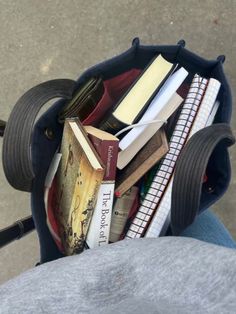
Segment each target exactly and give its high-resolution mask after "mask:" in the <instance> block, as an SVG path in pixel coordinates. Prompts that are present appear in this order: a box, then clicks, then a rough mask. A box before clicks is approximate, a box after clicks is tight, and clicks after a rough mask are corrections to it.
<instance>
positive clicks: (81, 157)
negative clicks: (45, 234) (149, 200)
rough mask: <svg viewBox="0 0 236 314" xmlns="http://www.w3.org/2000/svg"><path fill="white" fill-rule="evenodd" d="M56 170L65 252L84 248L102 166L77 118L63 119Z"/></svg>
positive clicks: (58, 216) (69, 252)
mask: <svg viewBox="0 0 236 314" xmlns="http://www.w3.org/2000/svg"><path fill="white" fill-rule="evenodd" d="M61 154H62V157H61V162H60V164H59V168H58V171H57V174H56V193H57V196H56V198H57V208H56V217H57V220H58V225H59V233H60V237H61V241H62V245H63V248H64V253H65V254H66V255H72V254H75V253H79V252H81V251H82V250H83V247H84V243H85V238H86V234H87V231H88V227H89V223H90V221H91V217H92V213H93V210H94V208H95V205H96V201H97V195H98V191H99V187H100V185H101V182H102V179H103V176H104V166H103V164H102V162H101V160H100V158H99V156H98V154H97V152H96V151H95V149H94V148H93V146H92V144H91V143H90V141H89V139H88V137H87V134H86V132H85V131H84V128H83V126H82V125H81V123H80V121H79V119H66V121H65V126H64V131H63V138H62V143H61Z"/></svg>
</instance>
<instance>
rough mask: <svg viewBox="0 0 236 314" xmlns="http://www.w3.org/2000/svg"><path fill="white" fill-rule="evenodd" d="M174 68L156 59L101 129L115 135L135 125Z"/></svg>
mask: <svg viewBox="0 0 236 314" xmlns="http://www.w3.org/2000/svg"><path fill="white" fill-rule="evenodd" d="M174 68H175V65H173V64H172V63H170V62H168V61H166V60H165V59H164V58H163V57H162V56H161V55H158V56H157V57H155V58H154V60H153V61H152V62H151V63H150V65H149V66H148V67H147V68H146V69H145V70H144V71H143V72H142V74H141V76H140V77H139V78H138V79H137V80H136V81H135V83H134V84H133V85H132V86H131V88H130V89H129V90H128V92H127V93H126V94H125V95H124V96H123V97H122V99H121V100H120V101H119V102H118V104H117V105H116V106H115V109H114V110H113V112H112V113H111V114H110V116H109V117H108V118H107V119H106V120H105V121H104V122H103V123H102V124H101V125H100V128H101V129H102V130H105V131H108V132H110V133H112V134H115V133H116V132H117V131H119V130H120V129H122V128H124V127H125V126H127V125H131V124H133V123H135V122H136V121H137V120H138V119H139V118H140V117H141V115H142V114H143V112H144V110H145V109H146V107H147V106H148V104H149V103H150V101H151V100H152V98H153V97H154V96H155V94H156V93H157V91H158V90H159V89H160V88H161V86H162V85H163V83H164V82H165V80H166V78H167V77H168V76H169V75H170V73H171V72H172V71H173V69H174Z"/></svg>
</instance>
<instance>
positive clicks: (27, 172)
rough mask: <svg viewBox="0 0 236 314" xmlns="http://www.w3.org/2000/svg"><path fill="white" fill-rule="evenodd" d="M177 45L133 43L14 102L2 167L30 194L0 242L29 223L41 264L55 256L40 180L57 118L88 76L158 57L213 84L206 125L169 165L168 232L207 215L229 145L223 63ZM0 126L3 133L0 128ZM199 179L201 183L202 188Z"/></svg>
mask: <svg viewBox="0 0 236 314" xmlns="http://www.w3.org/2000/svg"><path fill="white" fill-rule="evenodd" d="M184 46H185V43H184V41H183V40H181V41H180V42H179V43H178V44H177V45H173V46H164V45H163V46H143V45H140V43H139V39H137V38H135V39H134V40H133V43H132V46H131V48H130V49H129V50H127V51H126V52H124V53H122V54H121V55H119V56H116V57H114V58H112V59H110V60H108V61H105V62H103V63H101V64H98V65H96V66H94V67H92V68H90V69H88V70H87V71H86V72H85V73H84V74H83V75H82V76H81V77H80V78H79V79H78V80H77V81H76V82H75V81H73V80H68V79H58V80H52V81H48V82H44V83H42V84H40V85H38V86H35V87H33V88H32V89H30V90H29V91H28V92H26V93H25V94H24V95H23V96H22V97H21V98H20V99H19V100H18V102H17V103H16V105H15V107H14V109H13V110H12V113H11V115H10V117H9V120H8V122H7V124H6V128H5V131H4V138H3V167H4V171H5V175H6V177H7V179H8V181H9V183H10V184H11V185H12V186H13V187H14V188H16V189H18V190H21V191H27V192H30V193H31V209H32V216H33V221H32V219H30V218H27V219H26V220H25V221H24V220H22V221H21V222H17V224H15V225H14V226H13V227H10V228H7V229H6V230H5V231H4V232H5V233H3V232H2V234H0V244H1V243H2V244H4V243H6V242H7V241H9V240H10V239H12V238H13V237H14V236H18V235H19V233H20V235H23V234H24V232H27V231H29V230H31V229H32V228H33V222H34V224H35V227H36V230H37V232H38V236H39V241H40V248H41V262H42V263H44V262H47V261H50V260H54V259H56V258H59V257H61V256H62V254H61V253H60V252H59V250H58V249H57V246H56V245H55V243H54V240H53V239H52V236H51V234H50V232H49V230H48V227H47V224H46V214H45V208H44V182H45V177H46V174H47V171H48V168H49V165H50V162H51V160H52V157H53V155H54V153H55V151H56V149H57V147H58V145H59V144H60V141H61V137H62V130H63V125H62V124H61V123H59V121H58V115H59V113H60V111H61V110H62V108H63V106H64V104H65V102H66V101H67V100H68V99H71V98H72V96H73V93H74V92H75V90H76V89H78V88H79V87H80V86H81V85H82V84H84V83H85V82H86V81H87V80H88V79H89V78H91V77H94V76H102V77H103V79H104V80H107V79H111V78H113V77H116V76H118V75H120V74H122V73H124V72H127V71H131V70H132V69H141V70H142V69H144V68H145V67H146V65H147V64H148V63H149V62H150V60H151V59H152V58H153V57H154V56H155V55H157V54H159V53H161V54H162V56H163V57H164V58H166V59H167V60H168V61H170V62H173V63H174V62H177V63H179V64H180V65H181V66H183V67H185V68H186V70H187V71H189V72H190V73H192V74H195V73H198V74H199V75H201V76H203V77H206V78H209V77H213V78H216V79H217V80H219V81H220V83H221V88H220V92H219V94H218V100H219V102H220V107H219V109H218V111H217V115H216V117H215V120H214V124H213V125H212V126H210V127H207V128H205V129H202V130H201V131H199V132H197V133H196V134H195V135H194V136H193V137H192V138H191V139H190V140H189V141H188V143H187V144H186V145H185V147H184V149H183V150H182V152H181V154H180V157H179V159H178V162H177V164H176V168H175V176H174V182H173V190H172V208H171V226H172V232H173V234H175V235H177V234H179V233H180V232H181V231H182V230H183V229H184V228H186V227H187V226H188V225H189V224H191V223H192V222H193V221H194V218H195V217H196V215H197V214H198V213H199V212H201V211H203V210H205V209H207V208H208V207H209V206H211V205H212V204H213V203H215V202H216V201H217V200H218V199H219V198H220V197H221V196H222V195H223V194H224V192H225V191H226V189H227V187H228V185H229V182H230V160H229V154H228V149H227V148H228V146H230V145H232V144H233V143H234V137H233V135H232V132H231V130H230V126H229V123H230V117H231V108H232V99H231V91H230V87H229V84H228V82H227V80H226V77H225V74H224V70H223V62H224V59H225V58H224V56H219V57H218V58H217V59H216V60H211V61H208V60H205V59H203V58H201V57H199V56H197V55H196V54H194V53H192V52H190V51H188V50H187V49H185V48H184ZM58 97H60V98H62V99H61V100H59V101H57V102H55V103H54V104H53V105H52V106H51V107H50V109H48V110H47V111H46V112H45V113H44V114H43V115H42V116H41V117H40V118H39V119H38V120H37V121H36V117H37V114H38V112H39V110H40V109H41V108H42V107H43V106H44V105H45V103H47V102H48V101H49V100H51V99H53V98H58ZM35 121H36V122H35ZM1 128H2V130H3V129H4V125H2V126H1ZM2 133H3V131H2ZM205 173H207V176H208V180H207V183H205V184H202V182H203V176H204V174H205ZM24 223H26V224H25V226H24ZM24 228H25V229H24ZM12 230H14V232H13V231H12ZM10 231H11V232H12V233H11V232H10ZM19 231H20V232H19ZM2 235H4V236H2ZM6 235H8V236H9V237H8V238H7V237H6ZM1 239H2V240H1Z"/></svg>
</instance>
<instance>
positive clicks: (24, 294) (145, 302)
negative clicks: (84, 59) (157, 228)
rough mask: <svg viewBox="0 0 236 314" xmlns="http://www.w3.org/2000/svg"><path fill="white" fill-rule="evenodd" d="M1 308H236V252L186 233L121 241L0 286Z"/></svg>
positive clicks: (234, 310)
mask: <svg viewBox="0 0 236 314" xmlns="http://www.w3.org/2000/svg"><path fill="white" fill-rule="evenodd" d="M0 300H1V303H0V313H11V314H14V313H63V314H65V313H96V314H97V313H98V314H99V313H103V314H110V313H112V314H117V313H127V314H129V313H145V314H152V313H153V314H154V313H155V314H158V313H171V314H172V313H181V314H183V313H221V314H222V313H236V251H235V250H233V249H227V248H223V247H220V246H217V245H213V244H208V243H204V242H201V241H198V240H194V239H191V238H180V237H179V238H175V237H171V238H170V237H165V238H158V239H147V238H145V239H137V240H125V241H120V242H118V243H116V244H112V245H107V246H106V247H102V248H98V249H93V250H88V251H86V252H84V253H82V254H81V255H77V256H71V257H67V258H62V259H60V260H57V261H54V262H50V263H47V264H44V265H42V266H39V267H36V268H34V269H32V270H30V271H28V272H26V273H24V274H22V275H21V276H19V277H17V278H14V279H12V280H10V281H9V282H7V283H6V284H4V285H2V286H1V287H0Z"/></svg>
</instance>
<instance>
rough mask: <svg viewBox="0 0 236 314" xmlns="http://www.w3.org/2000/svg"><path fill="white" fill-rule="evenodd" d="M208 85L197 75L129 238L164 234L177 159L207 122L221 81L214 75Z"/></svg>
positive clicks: (128, 234)
mask: <svg viewBox="0 0 236 314" xmlns="http://www.w3.org/2000/svg"><path fill="white" fill-rule="evenodd" d="M206 86H207V80H206V79H203V78H201V77H199V76H198V75H195V77H194V79H193V82H192V84H191V87H190V90H189V93H188V95H187V98H186V100H185V103H184V105H183V108H182V110H181V114H180V117H179V119H178V122H177V124H176V127H175V130H174V132H173V135H172V138H171V140H170V149H169V152H168V153H167V155H166V157H165V158H164V159H163V160H162V162H161V164H160V167H159V170H158V171H157V173H156V176H155V178H154V180H153V183H152V185H151V187H150V188H149V191H148V193H147V195H146V196H145V199H144V201H143V202H142V205H141V207H140V208H139V210H138V213H137V215H136V217H135V219H134V220H133V222H132V224H131V226H130V228H129V231H128V232H127V235H126V238H137V237H141V236H145V237H157V236H159V235H160V233H161V231H162V228H163V226H164V225H165V222H166V219H167V217H168V215H169V212H170V208H171V203H170V202H171V190H172V175H173V172H174V167H175V163H176V160H177V158H178V156H179V154H180V151H181V149H182V148H183V146H184V144H185V142H186V140H187V139H188V138H190V136H192V135H193V134H194V133H195V132H197V131H198V130H200V129H202V128H204V127H205V126H206V123H207V120H208V118H209V115H210V113H211V111H212V107H213V105H214V103H215V100H216V97H217V94H218V91H219V88H220V83H219V82H218V81H216V80H215V79H210V81H209V84H208V87H207V90H206ZM205 90H206V92H205ZM204 92H205V94H204ZM203 95H204V96H203ZM201 100H202V101H201ZM146 230H147V231H146ZM145 231H146V232H145ZM144 233H145V234H144Z"/></svg>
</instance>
